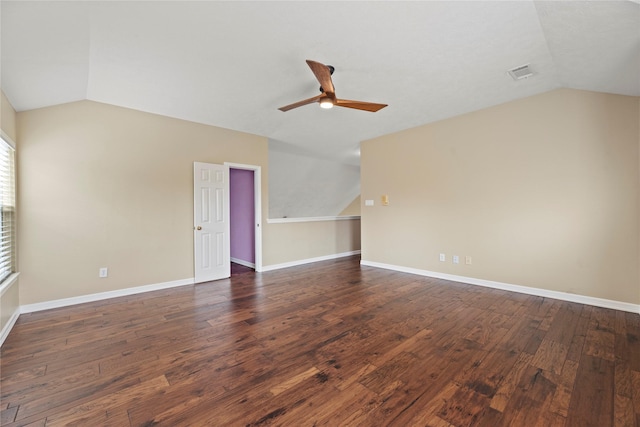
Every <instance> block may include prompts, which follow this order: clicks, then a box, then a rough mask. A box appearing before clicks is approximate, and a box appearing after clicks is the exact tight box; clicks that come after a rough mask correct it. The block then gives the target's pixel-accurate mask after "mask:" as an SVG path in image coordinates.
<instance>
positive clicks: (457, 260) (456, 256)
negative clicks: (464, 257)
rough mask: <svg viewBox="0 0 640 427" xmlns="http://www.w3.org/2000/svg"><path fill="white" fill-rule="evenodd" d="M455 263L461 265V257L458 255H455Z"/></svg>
mask: <svg viewBox="0 0 640 427" xmlns="http://www.w3.org/2000/svg"><path fill="white" fill-rule="evenodd" d="M453 263H454V264H460V257H459V256H458V255H454V256H453Z"/></svg>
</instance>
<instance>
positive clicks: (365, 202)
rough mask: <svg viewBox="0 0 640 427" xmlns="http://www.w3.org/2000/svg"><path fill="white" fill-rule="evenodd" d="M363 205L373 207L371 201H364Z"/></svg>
mask: <svg viewBox="0 0 640 427" xmlns="http://www.w3.org/2000/svg"><path fill="white" fill-rule="evenodd" d="M364 205H365V206H373V200H365V201H364Z"/></svg>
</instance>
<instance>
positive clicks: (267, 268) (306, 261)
mask: <svg viewBox="0 0 640 427" xmlns="http://www.w3.org/2000/svg"><path fill="white" fill-rule="evenodd" d="M359 254H360V251H359V250H358V251H349V252H342V253H339V254H331V255H324V256H319V257H315V258H307V259H300V260H297V261H290V262H284V263H282V264H273V265H267V266H265V267H263V268H262V271H272V270H279V269H281V268H289V267H296V266H298V265H303V264H310V263H312V262H319V261H328V260H331V259H337V258H344V257H348V256H352V255H359Z"/></svg>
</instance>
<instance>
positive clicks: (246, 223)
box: [229, 169, 256, 264]
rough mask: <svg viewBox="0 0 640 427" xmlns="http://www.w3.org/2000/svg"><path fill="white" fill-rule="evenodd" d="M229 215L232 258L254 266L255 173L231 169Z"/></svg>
mask: <svg viewBox="0 0 640 427" xmlns="http://www.w3.org/2000/svg"><path fill="white" fill-rule="evenodd" d="M229 214H230V226H231V258H237V259H240V260H243V261H246V262H250V263H252V264H254V263H255V262H256V260H255V241H256V240H255V239H256V236H255V218H254V216H255V215H254V214H255V207H254V194H253V171H251V170H244V169H229Z"/></svg>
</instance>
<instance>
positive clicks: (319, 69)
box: [307, 59, 336, 98]
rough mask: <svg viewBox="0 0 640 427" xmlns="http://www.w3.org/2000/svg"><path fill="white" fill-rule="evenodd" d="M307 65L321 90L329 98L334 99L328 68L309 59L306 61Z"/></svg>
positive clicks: (333, 89)
mask: <svg viewBox="0 0 640 427" xmlns="http://www.w3.org/2000/svg"><path fill="white" fill-rule="evenodd" d="M307 65H309V68H311V71H313V74H314V75H315V76H316V79H318V82H319V83H320V87H322V90H324V92H325V93H326V94H327V95H329V97H330V98H335V93H336V89H335V88H334V87H333V82H332V81H331V70H329V67H327V66H326V65H324V64H321V63H319V62H316V61H312V60H310V59H307Z"/></svg>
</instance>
